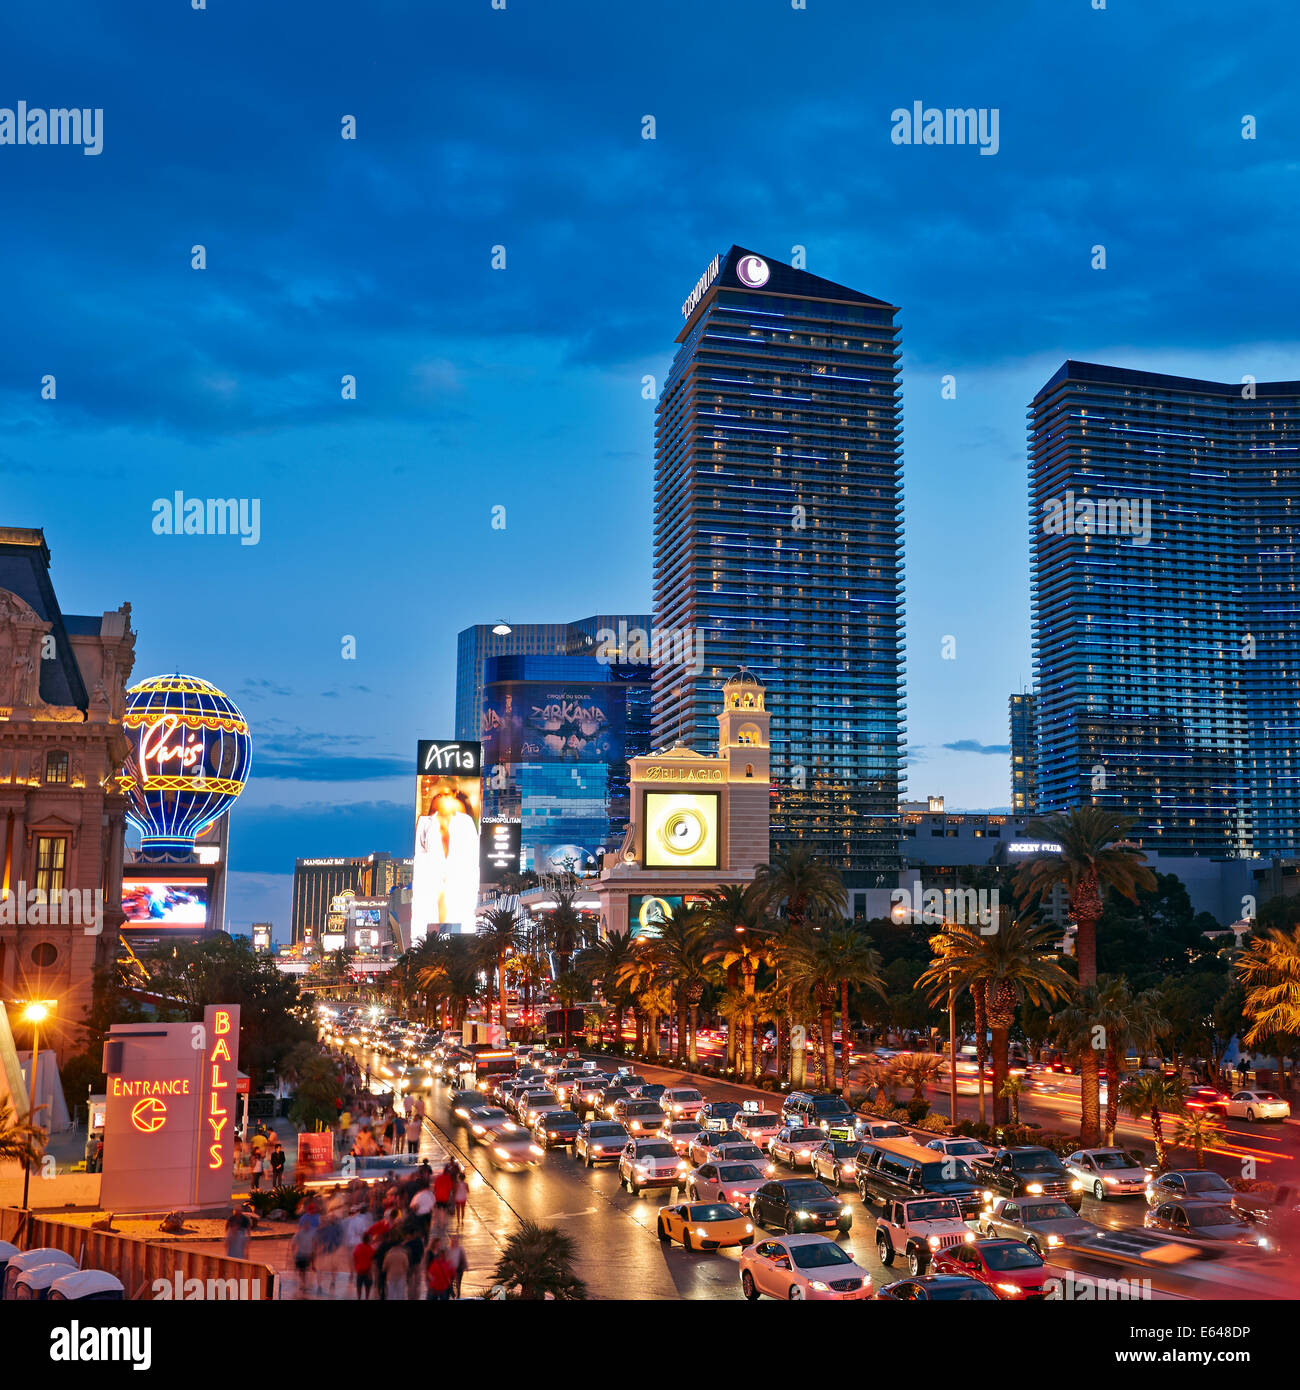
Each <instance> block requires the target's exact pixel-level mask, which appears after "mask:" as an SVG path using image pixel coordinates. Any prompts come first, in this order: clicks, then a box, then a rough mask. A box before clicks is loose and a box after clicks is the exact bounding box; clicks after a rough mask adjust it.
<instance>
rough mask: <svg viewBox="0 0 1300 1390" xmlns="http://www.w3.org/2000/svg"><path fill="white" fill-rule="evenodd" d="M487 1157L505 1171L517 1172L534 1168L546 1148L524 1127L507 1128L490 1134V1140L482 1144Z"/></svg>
mask: <svg viewBox="0 0 1300 1390" xmlns="http://www.w3.org/2000/svg"><path fill="white" fill-rule="evenodd" d="M483 1147H484V1148H485V1149H486V1150H487V1154H488V1157H489V1158H490V1159H491V1160H492V1162H493V1163H494V1164H495V1165H496V1166H497V1167H498V1168H503V1169H504V1170H505V1171H506V1172H507V1173H519V1172H522V1171H523V1170H524V1169H525V1168H536V1167H537V1165H538V1164H539V1163H540V1162H541V1161H542V1159H543V1158H544V1157H545V1156H546V1150H545V1149H544V1148H542V1146H541V1145H540V1144H539V1143H538V1142H537V1141H536V1140H535V1139H534V1138H533V1136H532V1135H531V1134H530V1133H529V1132H528V1131H527V1130H526V1129H520V1128H515V1129H508V1130H503V1131H502V1132H501V1133H500V1134H494V1135H493V1136H492V1142H491V1143H489V1144H484V1146H483Z"/></svg>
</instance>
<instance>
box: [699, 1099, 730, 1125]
mask: <svg viewBox="0 0 1300 1390" xmlns="http://www.w3.org/2000/svg"><path fill="white" fill-rule="evenodd" d="M740 1111H741V1107H740V1106H739V1105H738V1104H737V1103H736V1102H735V1101H733V1100H706V1101H705V1102H704V1104H703V1105H702V1106H700V1113H699V1114H698V1115H697V1116H696V1117H695V1118H696V1119H697V1120H699V1122H700V1124H702V1125H703V1126H704V1128H705V1129H708V1130H724V1129H730V1128H731V1122H732V1120H734V1119H735V1118H736V1116H737V1115H739V1114H740Z"/></svg>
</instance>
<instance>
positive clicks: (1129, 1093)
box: [1093, 1053, 1186, 1168]
mask: <svg viewBox="0 0 1300 1390" xmlns="http://www.w3.org/2000/svg"><path fill="white" fill-rule="evenodd" d="M1093 1055H1094V1056H1095V1055H1096V1054H1095V1053H1094V1054H1093ZM1119 1103H1120V1106H1121V1108H1122V1109H1124V1110H1125V1111H1126V1112H1127V1113H1128V1114H1130V1115H1132V1116H1133V1118H1134V1119H1135V1120H1141V1119H1149V1120H1150V1121H1151V1138H1152V1139H1153V1140H1154V1141H1155V1146H1156V1167H1157V1168H1163V1167H1164V1166H1165V1132H1164V1127H1163V1125H1162V1122H1161V1118H1160V1112H1161V1111H1162V1110H1172V1111H1175V1112H1178V1113H1181V1112H1182V1111H1183V1110H1184V1109H1186V1107H1185V1105H1184V1104H1183V1083H1182V1082H1181V1081H1180V1080H1178V1078H1177V1077H1173V1076H1166V1075H1165V1074H1164V1073H1163V1072H1150V1071H1148V1072H1143V1073H1142V1074H1141V1075H1140V1076H1134V1077H1130V1078H1129V1080H1127V1081H1126V1082H1125V1083H1124V1084H1123V1086H1121V1087H1120V1092H1119Z"/></svg>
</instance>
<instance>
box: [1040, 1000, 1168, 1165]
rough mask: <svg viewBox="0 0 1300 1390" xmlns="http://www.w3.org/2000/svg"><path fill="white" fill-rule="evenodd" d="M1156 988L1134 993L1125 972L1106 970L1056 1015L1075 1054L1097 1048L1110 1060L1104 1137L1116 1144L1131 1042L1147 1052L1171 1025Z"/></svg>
mask: <svg viewBox="0 0 1300 1390" xmlns="http://www.w3.org/2000/svg"><path fill="white" fill-rule="evenodd" d="M1156 1000H1157V991H1156V990H1154V989H1149V990H1143V991H1142V992H1141V993H1140V994H1134V993H1133V992H1132V990H1131V989H1130V988H1129V984H1128V981H1127V980H1125V979H1124V977H1123V976H1122V975H1116V976H1113V977H1112V976H1103V977H1102V978H1101V979H1100V980H1099V981H1098V982H1097V983H1096V984H1093V985H1088V986H1087V987H1086V988H1084V989H1081V990H1080V991H1079V994H1078V997H1077V998H1076V999H1075V1001H1074V1003H1073V1004H1071V1005H1070V1007H1069V1008H1066V1009H1062V1010H1061V1011H1060V1012H1059V1013H1057V1014H1055V1015H1053V1018H1052V1022H1053V1023H1054V1024H1055V1025H1056V1040H1057V1045H1058V1046H1059V1047H1060V1048H1061V1049H1062V1051H1065V1052H1069V1053H1071V1055H1073V1056H1074V1057H1076V1058H1077V1059H1078V1061H1079V1064H1080V1071H1082V1064H1083V1059H1084V1057H1085V1056H1086V1055H1087V1054H1088V1053H1089V1052H1092V1053H1093V1055H1094V1056H1095V1055H1096V1054H1097V1052H1098V1051H1100V1052H1101V1054H1102V1055H1103V1056H1104V1058H1105V1060H1106V1076H1107V1083H1106V1123H1105V1135H1106V1143H1107V1144H1114V1142H1115V1126H1116V1124H1117V1123H1118V1122H1119V1091H1120V1071H1121V1069H1122V1067H1123V1063H1124V1058H1125V1056H1126V1055H1127V1053H1128V1049H1129V1045H1130V1044H1132V1045H1134V1046H1135V1047H1136V1048H1137V1049H1138V1051H1139V1052H1142V1053H1145V1052H1148V1051H1150V1050H1151V1049H1152V1048H1154V1047H1155V1045H1156V1041H1157V1039H1158V1038H1159V1037H1160V1036H1161V1035H1162V1034H1163V1033H1165V1032H1166V1031H1167V1030H1168V1026H1169V1025H1168V1024H1167V1023H1166V1022H1165V1020H1164V1019H1163V1018H1162V1017H1161V1016H1160V1010H1159V1007H1158V1005H1157V1003H1156Z"/></svg>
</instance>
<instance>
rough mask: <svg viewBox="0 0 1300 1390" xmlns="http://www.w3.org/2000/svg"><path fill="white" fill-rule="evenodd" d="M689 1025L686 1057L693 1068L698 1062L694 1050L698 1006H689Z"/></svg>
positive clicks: (698, 1019)
mask: <svg viewBox="0 0 1300 1390" xmlns="http://www.w3.org/2000/svg"><path fill="white" fill-rule="evenodd" d="M689 1023H690V1042H689V1043H688V1049H689V1051H688V1056H689V1058H690V1064H691V1066H695V1065H696V1064H697V1063H698V1062H699V1052H698V1050H697V1048H696V1033H697V1031H698V1029H699V1026H700V1006H699V1005H698V1004H692V1005H691V1011H690V1020H689ZM727 1031H728V1032H730V1031H731V1030H730V1029H728V1030H727Z"/></svg>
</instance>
